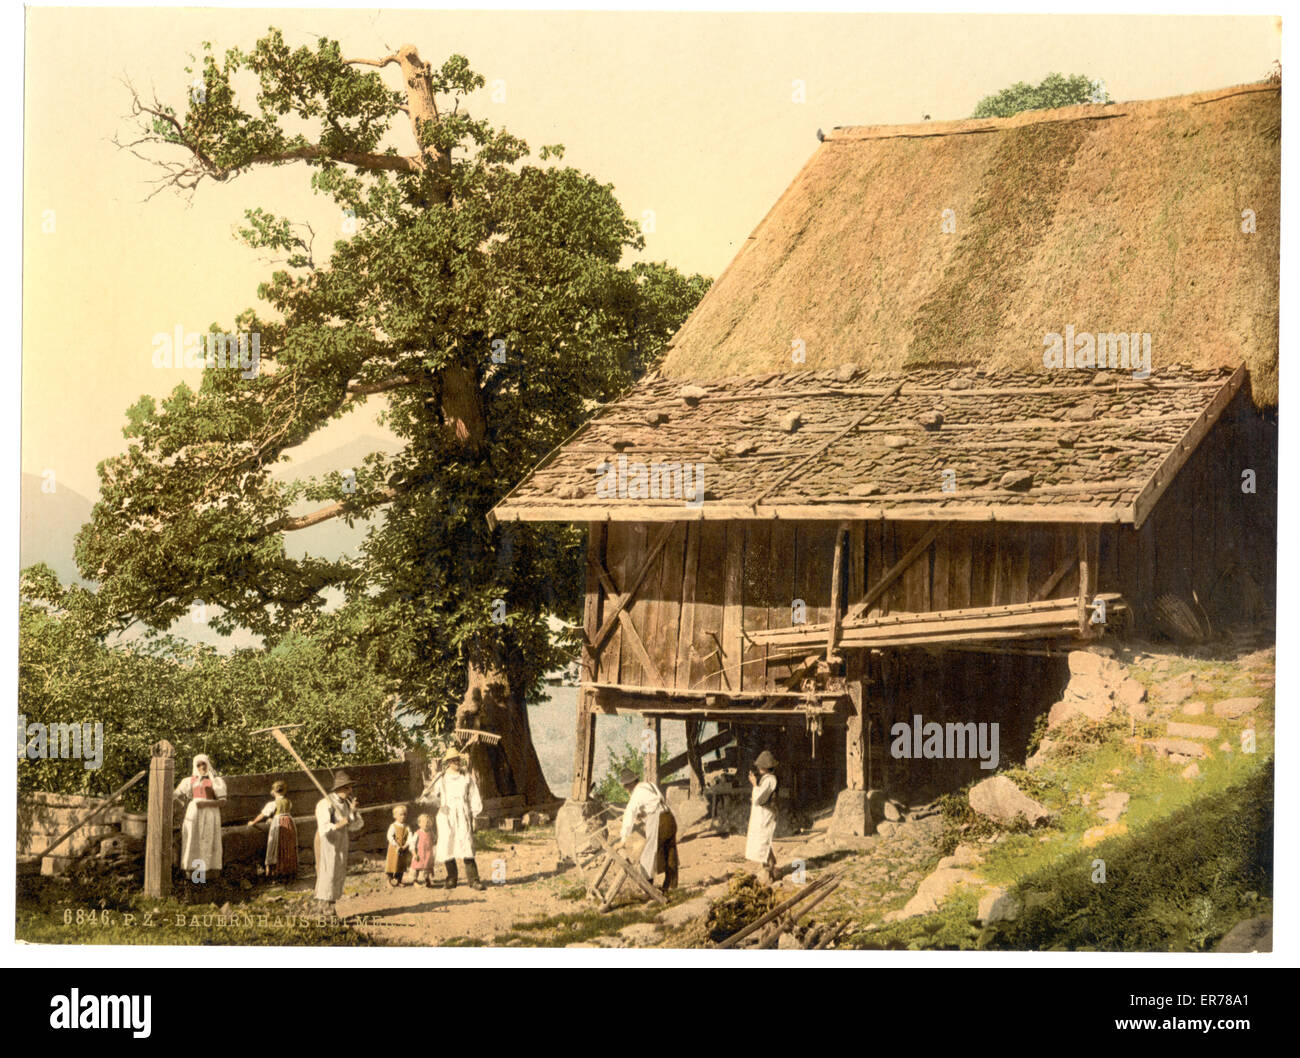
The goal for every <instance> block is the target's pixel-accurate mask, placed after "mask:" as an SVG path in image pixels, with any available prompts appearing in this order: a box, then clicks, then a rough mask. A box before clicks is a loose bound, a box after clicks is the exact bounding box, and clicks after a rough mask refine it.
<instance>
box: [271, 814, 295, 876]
mask: <svg viewBox="0 0 1300 1058" xmlns="http://www.w3.org/2000/svg"><path fill="white" fill-rule="evenodd" d="M266 873H267V874H270V875H273V876H275V877H276V878H297V877H298V828H297V826H296V825H295V824H294V821H293V816H291V815H282V816H276V817H275V818H274V819H272V820H271V829H270V831H268V832H267V835H266Z"/></svg>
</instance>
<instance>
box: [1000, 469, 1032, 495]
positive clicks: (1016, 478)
mask: <svg viewBox="0 0 1300 1058" xmlns="http://www.w3.org/2000/svg"><path fill="white" fill-rule="evenodd" d="M998 486H999V487H1000V488H1004V489H1015V490H1016V491H1017V492H1024V491H1025V490H1026V489H1031V488H1033V486H1034V472H1033V471H1032V470H1008V471H1007V472H1006V473H1005V474H1003V475H1002V477H1000V478H999V479H998Z"/></svg>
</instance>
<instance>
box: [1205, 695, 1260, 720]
mask: <svg viewBox="0 0 1300 1058" xmlns="http://www.w3.org/2000/svg"><path fill="white" fill-rule="evenodd" d="M1262 701H1263V699H1262V698H1225V699H1224V700H1223V701H1221V702H1215V703H1214V715H1215V716H1223V717H1227V719H1229V720H1236V719H1238V718H1239V717H1243V716H1245V715H1246V714H1247V713H1253V712H1254V711H1255V710H1256V709H1258V708H1259V705H1260V702H1262Z"/></svg>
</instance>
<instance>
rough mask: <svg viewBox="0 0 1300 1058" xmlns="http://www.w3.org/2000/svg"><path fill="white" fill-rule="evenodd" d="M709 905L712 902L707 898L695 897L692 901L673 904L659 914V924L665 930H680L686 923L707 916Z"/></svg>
mask: <svg viewBox="0 0 1300 1058" xmlns="http://www.w3.org/2000/svg"><path fill="white" fill-rule="evenodd" d="M710 903H712V901H711V900H710V899H709V897H708V896H697V897H696V898H695V899H694V900H687V901H685V902H684V903H680V904H674V905H673V906H672V907H670V908H668V909H667V910H665V911H661V912H660V913H659V922H660V923H661V924H662V925H663V927H664V928H665V929H681V928H682V927H683V926H685V925H686V924H687V923H690V922H694V921H695V920H696V919H697V918H704V917H705V916H706V915H708V913H709V904H710Z"/></svg>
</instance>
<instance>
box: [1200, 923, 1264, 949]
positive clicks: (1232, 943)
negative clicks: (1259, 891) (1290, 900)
mask: <svg viewBox="0 0 1300 1058" xmlns="http://www.w3.org/2000/svg"><path fill="white" fill-rule="evenodd" d="M1214 950H1215V951H1222V952H1250V951H1257V952H1258V951H1264V952H1271V951H1272V950H1273V920H1272V918H1269V917H1267V916H1260V917H1259V918H1248V919H1244V920H1243V921H1241V922H1238V923H1237V924H1236V925H1235V926H1233V927H1232V929H1230V930H1228V932H1227V933H1225V934H1224V935H1223V937H1222V938H1221V939H1220V940H1219V943H1218V944H1216V945H1215V946H1214Z"/></svg>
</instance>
